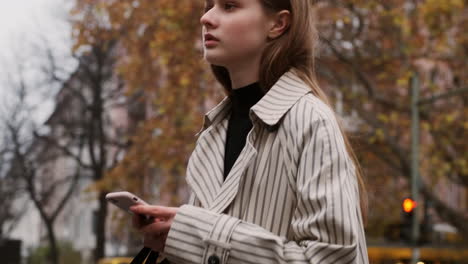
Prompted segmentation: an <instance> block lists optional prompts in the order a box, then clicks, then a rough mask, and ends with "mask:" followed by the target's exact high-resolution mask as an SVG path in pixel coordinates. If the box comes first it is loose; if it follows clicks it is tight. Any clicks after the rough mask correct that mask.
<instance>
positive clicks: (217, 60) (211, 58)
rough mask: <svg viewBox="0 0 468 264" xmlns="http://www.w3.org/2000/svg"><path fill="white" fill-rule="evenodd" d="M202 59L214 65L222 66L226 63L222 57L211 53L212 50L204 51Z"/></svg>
mask: <svg viewBox="0 0 468 264" xmlns="http://www.w3.org/2000/svg"><path fill="white" fill-rule="evenodd" d="M204 59H205V60H206V61H207V62H208V63H209V64H213V65H216V66H223V67H225V65H226V63H225V60H224V59H222V58H221V57H220V56H218V55H215V54H213V53H212V52H205V55H204Z"/></svg>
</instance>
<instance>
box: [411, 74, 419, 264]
mask: <svg viewBox="0 0 468 264" xmlns="http://www.w3.org/2000/svg"><path fill="white" fill-rule="evenodd" d="M411 93H412V96H411V196H412V199H413V200H414V201H416V206H417V205H418V204H419V203H420V201H419V77H418V74H417V73H416V72H414V74H413V76H412V78H411ZM417 212H418V210H417V207H416V210H415V212H414V214H413V219H412V225H411V231H412V232H411V240H412V244H413V245H412V254H411V263H412V264H416V263H417V262H418V259H419V255H420V254H419V253H420V252H419V247H418V240H419V221H418V213H417Z"/></svg>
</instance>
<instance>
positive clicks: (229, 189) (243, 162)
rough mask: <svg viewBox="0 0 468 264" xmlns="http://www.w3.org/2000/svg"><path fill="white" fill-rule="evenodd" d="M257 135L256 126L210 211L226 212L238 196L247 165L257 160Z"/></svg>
mask: <svg viewBox="0 0 468 264" xmlns="http://www.w3.org/2000/svg"><path fill="white" fill-rule="evenodd" d="M255 136H256V134H255V127H254V129H253V130H252V132H250V133H249V135H248V136H247V140H246V145H245V147H244V148H243V149H242V151H241V153H240V155H239V157H238V158H237V160H236V162H235V163H234V165H233V166H232V169H231V171H230V172H229V174H228V176H227V177H226V180H225V181H224V183H223V184H222V186H221V189H220V191H219V193H218V195H217V196H216V198H215V200H214V201H213V203H212V204H211V206H210V207H209V208H210V211H213V212H216V213H222V212H224V210H225V209H226V208H227V207H228V206H229V205H230V204H231V203H232V201H233V200H234V198H235V197H236V195H237V192H238V191H239V183H240V181H241V180H242V175H243V174H244V172H245V170H246V169H247V167H248V166H249V165H250V164H251V163H252V161H253V160H255V157H256V155H257V150H256V149H255V147H254V146H253V142H254V141H255Z"/></svg>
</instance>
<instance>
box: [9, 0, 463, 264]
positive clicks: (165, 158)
mask: <svg viewBox="0 0 468 264" xmlns="http://www.w3.org/2000/svg"><path fill="white" fill-rule="evenodd" d="M203 4H204V3H203V1H201V0H200V1H199V0H196V1H195V0H178V1H174V0H158V1H154V0H134V1H127V0H122V1H111V0H107V1H105V0H94V1H90V0H67V1H64V0H16V1H6V0H4V1H2V5H1V8H0V100H1V101H0V203H1V205H2V206H1V213H0V256H1V257H0V258H1V259H2V261H1V263H6V264H17V263H25V264H26V263H27V264H39V263H48V264H59V263H60V264H62V263H67V264H75V263H76V264H81V263H99V264H107V263H108V264H124V263H130V259H129V258H128V257H131V256H133V255H135V253H136V252H137V251H138V250H139V248H140V247H141V238H140V237H139V235H138V234H136V233H134V232H133V231H132V230H131V228H130V226H131V223H130V220H131V219H130V217H129V216H128V215H125V214H123V213H121V212H119V211H118V210H117V209H115V208H113V207H111V206H108V205H107V203H106V201H105V199H104V196H105V194H106V193H108V192H110V191H120V190H127V191H131V192H134V193H135V194H137V195H139V196H140V197H142V198H143V199H145V200H146V201H148V202H151V203H155V204H161V205H170V206H178V205H181V204H183V203H184V202H186V200H187V196H188V190H187V186H186V184H185V166H186V163H187V159H188V156H189V155H190V153H191V151H192V150H193V148H194V144H195V140H196V138H195V134H196V132H197V131H198V130H199V129H200V128H201V126H202V117H203V115H204V113H205V112H207V111H208V110H209V109H210V108H211V107H213V106H214V105H216V104H217V102H219V101H220V100H221V99H222V98H223V96H224V94H223V91H222V88H221V87H220V86H219V85H218V84H216V82H215V81H214V79H213V77H212V76H211V73H210V70H209V67H208V66H209V65H207V64H206V63H205V62H204V61H203V60H202V44H201V27H200V23H199V18H200V16H201V15H202V12H203ZM315 11H316V12H315V16H316V18H317V23H318V28H319V32H320V41H321V43H320V50H319V57H318V58H317V64H316V72H317V76H318V78H319V81H320V84H321V86H322V88H323V89H324V90H326V92H327V93H328V94H329V96H330V97H331V98H332V101H333V106H334V108H335V111H336V112H337V113H338V114H339V115H340V117H341V118H342V121H343V123H344V125H345V127H346V129H347V131H348V133H350V135H351V137H352V140H353V143H354V146H355V149H356V151H357V153H358V156H359V159H360V161H361V165H362V168H363V171H364V174H365V179H366V183H367V188H368V194H369V216H368V221H367V225H366V235H367V243H368V248H369V257H370V260H371V263H410V262H412V263H418V264H421V263H468V247H467V240H468V192H467V187H468V58H467V55H468V33H467V32H468V1H466V0H444V1H441V0H392V1H376V0H367V1H362V0H347V1H341V0H337V1H324V0H322V1H316V4H315Z"/></svg>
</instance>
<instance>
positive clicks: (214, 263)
mask: <svg viewBox="0 0 468 264" xmlns="http://www.w3.org/2000/svg"><path fill="white" fill-rule="evenodd" d="M208 264H219V257H218V256H216V255H211V256H210V257H209V258H208Z"/></svg>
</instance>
